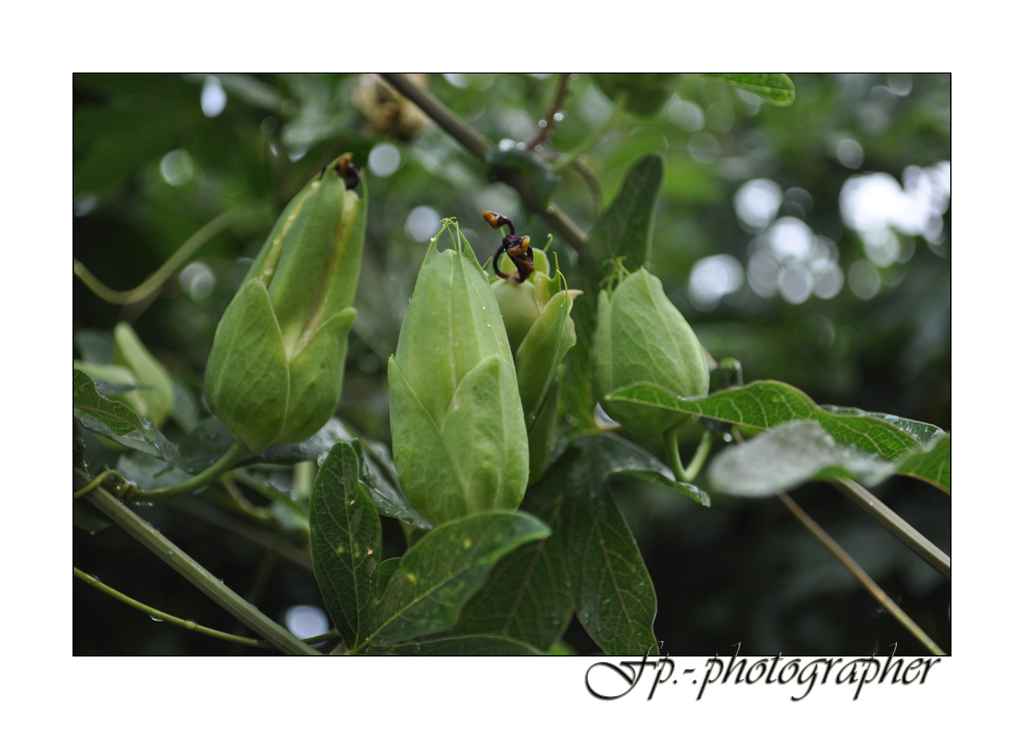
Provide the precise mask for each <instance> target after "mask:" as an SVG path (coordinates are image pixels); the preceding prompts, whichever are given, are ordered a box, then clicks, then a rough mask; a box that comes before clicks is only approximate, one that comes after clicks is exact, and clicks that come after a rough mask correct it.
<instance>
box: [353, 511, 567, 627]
mask: <svg viewBox="0 0 1024 729" xmlns="http://www.w3.org/2000/svg"><path fill="white" fill-rule="evenodd" d="M548 534H550V530H549V529H548V527H547V526H545V525H544V524H543V523H542V522H541V521H539V520H538V519H537V518H536V517H534V516H530V515H529V514H524V513H520V512H514V511H491V512H484V513H481V514H473V515H471V516H466V517H463V518H461V519H456V520H454V521H450V522H447V523H445V524H442V525H440V526H438V527H436V528H435V529H433V530H432V531H430V532H428V533H427V534H425V535H424V536H423V538H422V539H420V540H419V541H418V542H417V543H416V544H415V546H413V548H412V549H410V550H409V552H408V553H407V554H406V555H405V556H404V557H403V558H402V562H401V564H400V565H399V568H398V570H397V571H396V572H395V574H393V575H392V576H391V579H390V581H389V583H388V587H387V590H386V591H385V593H384V599H383V600H382V602H381V603H380V616H381V617H380V622H379V627H378V628H377V630H376V632H375V634H374V635H373V642H374V643H375V644H381V643H393V642H398V641H404V640H410V639H412V638H417V637H419V636H421V635H428V634H430V633H438V632H440V631H442V630H446V629H447V628H450V627H451V626H452V625H454V624H455V621H456V620H457V618H458V614H459V610H460V609H461V608H462V606H463V605H464V604H465V603H466V601H467V600H468V599H469V598H470V597H471V596H472V595H473V594H474V593H475V592H476V591H477V590H478V589H480V587H481V586H482V585H483V584H484V582H485V581H486V579H487V574H488V572H490V570H491V568H492V567H493V566H494V564H495V562H497V561H498V560H499V559H501V557H503V556H504V555H506V554H508V553H509V552H511V551H512V550H513V549H515V548H516V547H518V546H520V545H521V544H524V543H526V542H529V541H533V540H535V539H542V538H543V537H546V536H548Z"/></svg>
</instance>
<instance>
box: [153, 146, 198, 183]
mask: <svg viewBox="0 0 1024 729" xmlns="http://www.w3.org/2000/svg"><path fill="white" fill-rule="evenodd" d="M195 171H196V166H195V163H194V162H193V161H192V155H190V154H189V153H188V152H186V151H185V150H184V149H175V150H172V151H170V152H168V153H167V154H165V155H164V158H163V159H162V160H160V174H161V175H163V178H164V180H166V181H167V183H168V184H169V185H174V186H175V187H181V186H182V185H184V184H185V183H187V182H188V181H189V180H191V179H192V176H193V175H194V174H195Z"/></svg>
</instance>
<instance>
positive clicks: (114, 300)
mask: <svg viewBox="0 0 1024 729" xmlns="http://www.w3.org/2000/svg"><path fill="white" fill-rule="evenodd" d="M252 207H254V206H252V205H244V206H242V207H238V208H234V209H232V210H228V211H227V212H224V213H221V214H220V215H218V216H217V217H216V218H214V219H213V220H211V221H210V222H209V223H207V224H206V225H204V226H203V227H202V228H200V229H199V230H197V231H196V232H195V233H193V234H192V236H191V237H190V238H189V239H188V240H186V241H185V242H184V243H182V245H181V247H180V248H178V250H176V251H175V252H174V254H173V255H171V257H170V258H168V259H167V260H166V261H165V262H164V264H163V265H162V266H160V268H158V269H157V270H156V271H154V272H153V273H152V274H150V275H149V276H148V277H146V280H145V281H143V282H142V283H141V284H139V285H138V286H136V287H135V288H133V289H128V290H127V291H115V290H114V289H112V288H110V287H109V286H107V285H106V284H104V283H103V282H102V281H100V280H99V279H98V278H96V277H95V276H94V275H93V274H92V273H91V272H90V271H89V269H87V268H86V267H85V264H84V263H82V262H81V261H78V260H75V262H74V263H75V267H74V270H75V275H76V276H78V278H79V279H81V281H82V283H84V284H85V285H86V286H87V287H89V290H90V291H92V292H93V293H94V294H96V295H97V296H99V297H100V298H101V299H103V300H104V301H106V302H107V303H110V304H117V305H121V306H127V305H129V304H135V303H138V302H140V301H142V300H144V299H146V298H147V297H149V296H151V295H152V294H154V293H155V292H156V291H157V290H158V289H159V288H160V287H161V286H163V285H164V283H166V282H167V279H169V278H170V277H171V276H172V275H173V274H174V272H175V271H177V270H178V269H179V268H180V267H181V266H182V265H184V263H185V262H186V261H188V259H189V258H191V257H192V256H193V255H194V254H195V252H196V251H198V250H199V249H200V248H201V247H202V246H203V245H204V244H205V243H206V242H207V241H209V240H210V239H211V238H213V236H215V235H217V234H218V233H220V232H221V231H222V230H224V229H225V228H226V227H228V225H230V224H231V223H232V222H234V220H235V218H238V217H241V216H242V215H243V214H244V213H248V212H250V210H251V209H252Z"/></svg>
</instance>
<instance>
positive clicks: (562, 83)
mask: <svg viewBox="0 0 1024 729" xmlns="http://www.w3.org/2000/svg"><path fill="white" fill-rule="evenodd" d="M571 77H572V74H571V73H563V74H561V76H560V78H559V79H558V89H557V90H556V91H555V98H554V99H552V100H551V106H549V107H548V111H547V113H546V114H545V115H544V124H542V125H540V129H538V130H537V134H535V135H534V137H533V138H532V139H531V140H530V141H529V142H527V143H526V148H527V149H536V148H537V146H538V145H540V144H542V143H543V142H544V140H545V139H547V138H548V135H550V134H551V132H552V131H553V130H554V128H555V123H556V122H555V114H557V113H558V107H560V106H561V105H562V100H563V99H564V98H565V95H566V93H567V92H568V91H569V79H570V78H571Z"/></svg>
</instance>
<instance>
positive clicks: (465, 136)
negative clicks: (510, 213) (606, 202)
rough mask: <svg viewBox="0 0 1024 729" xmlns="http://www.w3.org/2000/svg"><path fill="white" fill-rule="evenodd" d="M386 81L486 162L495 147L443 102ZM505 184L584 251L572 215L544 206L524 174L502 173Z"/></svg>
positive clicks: (400, 80) (393, 79)
mask: <svg viewBox="0 0 1024 729" xmlns="http://www.w3.org/2000/svg"><path fill="white" fill-rule="evenodd" d="M381 77H382V78H384V80H385V81H387V82H388V83H389V84H391V85H392V86H393V87H395V89H396V90H397V91H398V92H399V93H400V94H402V95H403V96H405V97H406V98H408V99H409V100H410V101H411V102H413V103H414V104H416V106H418V107H419V108H420V109H422V110H423V112H424V113H425V114H426V115H427V116H429V117H430V118H431V119H433V120H434V121H435V122H436V123H437V125H438V126H440V127H441V128H442V129H444V131H446V132H447V133H448V134H450V135H451V136H452V138H453V139H455V141H457V142H458V143H459V144H461V145H462V146H463V147H465V148H466V150H467V151H468V152H470V153H471V154H472V155H474V156H475V157H477V158H479V159H480V160H481V161H483V162H486V161H487V153H488V152H489V151H490V150H491V149H492V148H493V146H494V145H492V144H491V143H490V142H489V141H487V139H486V138H485V137H484V136H483V135H481V134H480V133H479V132H478V131H476V130H475V129H473V127H471V126H469V125H468V124H466V122H464V121H462V119H461V118H459V116H458V115H456V114H455V113H454V112H453V111H452V110H451V109H449V108H448V107H447V106H445V105H444V104H443V103H442V102H441V100H440V99H438V98H437V97H436V96H434V95H433V94H432V93H430V92H429V91H427V90H426V89H424V88H422V87H421V86H418V85H417V84H415V83H413V82H412V81H411V80H410V79H408V78H407V77H406V76H405V74H401V73H382V74H381ZM501 179H502V181H503V182H505V183H507V184H509V185H511V186H512V187H514V188H515V189H516V191H517V192H518V193H519V196H520V197H521V198H522V200H523V203H525V204H526V207H528V208H529V209H530V210H531V211H532V212H533V213H535V214H536V215H539V216H540V217H541V218H542V219H543V220H544V221H545V222H546V223H547V224H548V225H550V226H551V228H552V229H553V230H554V231H555V232H556V233H557V234H558V235H559V236H560V237H561V238H562V240H564V241H565V242H566V244H567V245H569V246H570V247H571V248H572V249H573V250H575V251H576V252H577V253H579V252H582V251H583V248H584V246H586V243H587V236H586V235H585V234H584V233H583V231H582V230H580V229H579V228H578V227H577V225H576V223H574V222H573V221H572V219H571V218H569V216H567V215H566V214H565V213H563V212H562V211H561V210H559V209H558V207H557V206H555V205H553V204H552V205H544V203H543V202H541V199H540V198H539V197H538V196H537V193H536V191H535V190H534V189H533V187H532V186H531V185H530V183H529V182H528V181H527V180H526V178H525V177H523V176H522V175H521V174H519V173H518V172H515V171H505V172H503V173H502V177H501Z"/></svg>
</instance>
